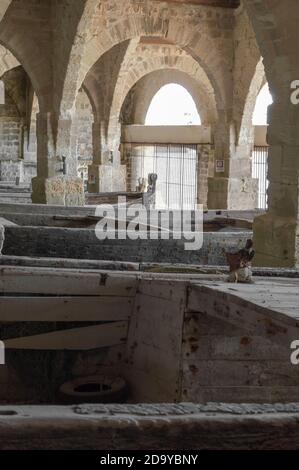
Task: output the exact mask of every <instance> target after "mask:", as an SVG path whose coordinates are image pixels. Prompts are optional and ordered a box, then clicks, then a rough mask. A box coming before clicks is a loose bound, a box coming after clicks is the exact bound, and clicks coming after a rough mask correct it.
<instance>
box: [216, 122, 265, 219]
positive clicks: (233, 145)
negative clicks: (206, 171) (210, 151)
mask: <svg viewBox="0 0 299 470" xmlns="http://www.w3.org/2000/svg"><path fill="white" fill-rule="evenodd" d="M251 129H252V128H251ZM251 129H250V130H251ZM251 134H252V136H251V139H244V140H243V139H237V137H236V132H235V126H234V123H233V122H231V123H226V122H225V118H223V119H221V121H220V122H219V123H218V125H217V126H216V127H215V137H214V139H215V169H214V172H215V173H214V177H212V178H209V181H208V208H209V209H223V210H225V209H229V210H245V209H247V210H252V209H256V208H257V205H258V181H257V180H254V179H253V178H252V176H251V153H252V149H253V132H252V130H251ZM237 140H238V142H239V143H238V144H237ZM222 165H223V168H222V167H221V166H222Z"/></svg>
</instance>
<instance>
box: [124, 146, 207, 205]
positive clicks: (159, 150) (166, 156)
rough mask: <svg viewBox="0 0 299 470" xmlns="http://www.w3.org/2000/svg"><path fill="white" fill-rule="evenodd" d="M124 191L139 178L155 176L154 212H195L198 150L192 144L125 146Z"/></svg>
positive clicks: (133, 188)
mask: <svg viewBox="0 0 299 470" xmlns="http://www.w3.org/2000/svg"><path fill="white" fill-rule="evenodd" d="M125 145H126V147H125V148H126V151H125V155H126V165H127V190H128V191H136V187H137V186H138V183H139V178H145V179H147V177H148V174H149V173H157V175H158V180H157V190H156V191H157V192H156V208H157V209H195V208H196V203H197V171H198V151H197V145H196V144H146V143H145V144H135V143H131V144H125Z"/></svg>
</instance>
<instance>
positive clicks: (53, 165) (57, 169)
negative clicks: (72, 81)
mask: <svg viewBox="0 0 299 470" xmlns="http://www.w3.org/2000/svg"><path fill="white" fill-rule="evenodd" d="M54 124H55V119H54V117H53V114H52V113H39V114H37V177H35V178H33V179H32V202H33V203H37V204H54V205H84V187H83V182H82V180H81V178H77V177H76V176H75V175H74V174H73V173H72V172H69V173H68V171H67V168H68V165H67V162H68V157H69V153H70V149H67V148H65V152H66V154H65V155H63V154H62V153H60V152H59V151H58V145H57V144H56V143H55V139H54V134H53V128H54ZM67 128H68V131H69V132H70V129H71V126H70V125H68V126H67ZM69 143H70V141H69ZM62 157H65V159H63V158H62Z"/></svg>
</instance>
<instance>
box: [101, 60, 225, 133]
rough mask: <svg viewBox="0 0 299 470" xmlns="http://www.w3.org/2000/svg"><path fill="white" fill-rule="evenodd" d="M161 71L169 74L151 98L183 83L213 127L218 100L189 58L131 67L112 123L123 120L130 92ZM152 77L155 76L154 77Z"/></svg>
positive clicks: (116, 94) (114, 107) (117, 93)
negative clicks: (171, 84) (165, 85)
mask: <svg viewBox="0 0 299 470" xmlns="http://www.w3.org/2000/svg"><path fill="white" fill-rule="evenodd" d="M161 71H168V73H166V74H164V77H163V79H162V83H161V84H160V83H159V81H158V83H157V84H156V86H155V88H154V89H153V90H149V91H150V92H152V93H150V95H151V98H153V96H154V95H155V94H156V92H157V91H158V90H159V88H161V86H163V84H166V83H171V82H175V83H179V84H181V85H182V86H184V87H185V88H186V89H187V90H188V91H189V92H190V94H191V96H192V97H193V100H194V101H195V103H196V105H197V108H198V111H199V110H200V109H201V110H202V112H201V113H200V114H202V115H203V117H204V121H205V122H207V120H210V124H213V123H214V122H215V121H216V119H217V98H216V96H215V93H214V90H213V88H212V85H211V83H210V81H209V79H208V77H207V75H206V74H205V72H204V71H203V70H202V69H201V67H200V66H199V65H198V64H197V63H196V62H195V61H194V59H192V58H190V57H188V56H183V57H180V56H179V57H176V56H172V57H171V56H170V57H168V56H158V57H152V58H150V59H149V61H147V60H145V61H143V62H141V63H136V64H135V65H134V66H133V67H132V66H130V69H129V73H128V74H127V78H126V79H125V80H124V79H123V77H122V79H121V80H119V81H118V83H117V85H116V88H115V92H114V97H113V101H112V106H111V110H110V119H109V122H110V124H111V121H112V123H113V122H114V121H118V120H119V117H120V113H121V109H122V107H123V104H124V102H125V99H126V96H128V94H129V93H130V90H132V88H133V87H134V86H135V85H136V84H137V83H138V82H139V81H140V80H141V79H142V78H144V77H146V76H148V75H151V74H154V75H155V76H157V75H158V74H160V73H161ZM151 76H152V77H153V75H151ZM112 125H113V124H112ZM108 134H109V130H108Z"/></svg>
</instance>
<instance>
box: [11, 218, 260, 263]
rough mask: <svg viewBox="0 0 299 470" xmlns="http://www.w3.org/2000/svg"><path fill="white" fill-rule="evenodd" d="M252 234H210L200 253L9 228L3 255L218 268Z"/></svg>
mask: <svg viewBox="0 0 299 470" xmlns="http://www.w3.org/2000/svg"><path fill="white" fill-rule="evenodd" d="M251 235H252V234H251V233H250V232H240V233H217V232H215V233H208V232H207V233H204V244H203V247H202V249H201V250H196V251H187V250H185V247H184V240H171V239H170V240H103V241H99V240H98V239H97V238H96V235H95V231H94V230H90V229H75V228H70V229H66V228H50V227H7V228H6V231H5V243H4V247H3V254H5V255H15V256H32V257H37V256H39V257H54V258H78V259H95V260H96V259H98V260H100V259H102V260H116V261H137V262H147V261H148V262H172V263H191V264H204V265H205V264H210V265H216V266H217V265H227V261H226V256H225V251H226V250H229V249H232V248H233V249H235V250H237V249H239V248H240V247H241V246H244V245H245V243H246V240H247V239H248V238H250V237H251Z"/></svg>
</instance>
